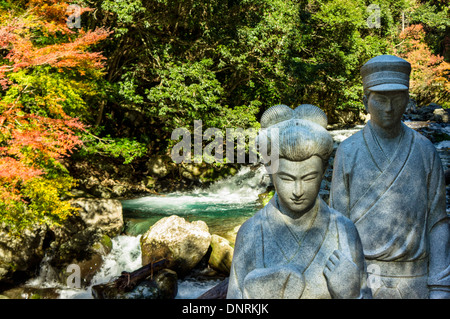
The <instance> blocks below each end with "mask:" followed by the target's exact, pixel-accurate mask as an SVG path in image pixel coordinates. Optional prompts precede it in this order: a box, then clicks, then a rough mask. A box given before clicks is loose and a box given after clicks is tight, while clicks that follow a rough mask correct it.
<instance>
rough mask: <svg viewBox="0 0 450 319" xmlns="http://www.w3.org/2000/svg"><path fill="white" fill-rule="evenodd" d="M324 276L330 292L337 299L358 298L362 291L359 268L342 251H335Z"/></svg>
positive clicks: (326, 266) (324, 271)
mask: <svg viewBox="0 0 450 319" xmlns="http://www.w3.org/2000/svg"><path fill="white" fill-rule="evenodd" d="M323 274H324V275H325V278H326V280H327V285H328V291H329V292H330V294H331V296H332V297H333V298H336V299H350V298H358V297H359V294H360V289H361V283H360V278H359V269H358V266H357V265H356V264H355V263H354V262H353V261H352V260H350V259H349V258H348V257H347V256H346V255H344V254H343V253H342V252H341V251H339V250H335V251H334V252H333V254H332V255H331V256H330V258H329V259H328V262H327V263H326V264H325V269H324V270H323Z"/></svg>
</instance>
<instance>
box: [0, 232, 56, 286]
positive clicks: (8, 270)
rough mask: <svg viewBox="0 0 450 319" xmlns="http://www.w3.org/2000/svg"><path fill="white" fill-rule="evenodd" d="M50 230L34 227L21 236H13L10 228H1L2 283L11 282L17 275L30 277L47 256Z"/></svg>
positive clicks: (0, 263) (0, 274) (0, 260)
mask: <svg viewBox="0 0 450 319" xmlns="http://www.w3.org/2000/svg"><path fill="white" fill-rule="evenodd" d="M47 233H49V229H48V227H47V226H45V225H34V226H32V227H31V228H30V229H25V230H24V231H23V232H22V233H21V234H18V235H12V234H10V233H9V230H8V227H6V226H5V225H2V226H1V227H0V281H10V280H12V277H13V275H14V274H15V273H20V272H22V273H25V274H28V275H30V274H31V273H33V271H34V270H35V269H36V268H37V267H38V266H39V263H40V262H41V260H42V258H43V257H44V254H45V248H46V247H45V245H46V244H47V243H46V242H45V238H46V235H47Z"/></svg>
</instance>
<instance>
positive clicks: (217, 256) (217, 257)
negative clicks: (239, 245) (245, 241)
mask: <svg viewBox="0 0 450 319" xmlns="http://www.w3.org/2000/svg"><path fill="white" fill-rule="evenodd" d="M211 248H212V251H211V255H210V257H209V262H208V263H209V265H210V266H211V267H212V268H214V269H216V270H218V271H220V272H223V273H226V274H229V273H230V269H231V262H232V261H233V251H234V249H233V247H231V245H230V242H229V241H228V240H227V239H225V238H223V237H220V236H219V235H216V234H213V235H211Z"/></svg>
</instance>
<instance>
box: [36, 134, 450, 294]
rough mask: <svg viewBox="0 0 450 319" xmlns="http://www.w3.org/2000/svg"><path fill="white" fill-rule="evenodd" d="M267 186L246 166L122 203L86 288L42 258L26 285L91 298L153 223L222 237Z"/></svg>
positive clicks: (137, 254)
mask: <svg viewBox="0 0 450 319" xmlns="http://www.w3.org/2000/svg"><path fill="white" fill-rule="evenodd" d="M409 126H410V125H409ZM361 128H362V126H356V127H354V128H352V129H346V130H334V131H330V133H331V134H332V136H333V139H334V141H335V147H337V146H338V145H339V143H340V142H342V141H343V140H344V139H346V138H347V137H349V136H350V135H352V134H354V133H356V132H357V131H359V130H360V129H361ZM444 129H447V128H444ZM449 133H450V132H449ZM436 147H437V149H438V152H439V154H440V155H441V158H442V160H443V164H444V168H445V169H446V168H447V167H448V166H449V165H450V164H449V163H450V161H449V156H448V153H449V152H448V150H449V147H450V142H449V141H444V142H441V143H440V144H437V145H436ZM269 182H270V180H269V178H268V176H267V175H266V174H265V170H264V168H263V167H258V166H256V167H248V166H246V167H243V168H242V169H241V170H240V171H239V172H238V173H237V174H236V175H234V176H232V177H229V178H226V179H223V180H220V181H218V182H216V183H215V184H213V185H211V186H210V187H209V188H207V189H193V190H192V191H190V192H175V193H170V194H165V195H163V196H156V195H153V196H147V197H142V198H137V199H131V200H124V201H122V205H123V214H124V220H125V221H126V235H121V236H117V237H115V238H113V239H112V241H113V249H112V251H111V252H110V253H109V254H108V255H107V256H106V257H105V260H104V264H103V266H102V267H101V269H100V270H99V271H98V272H97V274H96V275H95V277H94V278H93V280H92V282H91V285H90V286H89V287H87V288H84V289H70V288H67V287H65V286H63V285H62V284H60V283H57V281H55V280H52V276H53V274H52V271H51V268H49V267H48V266H46V263H45V260H44V261H43V263H42V266H41V273H40V275H39V276H38V277H37V278H35V279H33V280H31V281H29V282H28V285H29V286H34V287H36V286H39V287H53V288H55V289H57V291H58V293H59V298H74V299H76V298H93V297H92V294H91V287H92V286H93V285H96V284H99V283H106V282H109V281H110V280H112V279H114V278H116V277H118V276H120V274H121V272H122V271H133V270H136V269H138V268H139V267H141V251H140V245H139V239H140V236H141V235H142V234H143V233H144V232H146V231H147V230H148V228H149V227H150V226H151V225H153V224H154V223H155V222H156V221H158V220H159V219H161V218H163V217H166V216H170V215H173V214H175V215H179V216H181V217H184V218H185V219H187V220H189V221H194V220H203V221H205V222H206V223H207V224H208V226H209V230H210V232H211V233H215V234H218V235H221V236H223V237H227V236H228V235H229V234H230V232H232V231H233V229H235V227H236V226H239V225H241V224H242V222H244V221H245V220H246V219H248V218H249V217H251V216H252V215H253V214H254V213H255V212H257V211H258V209H259V206H258V205H259V204H258V202H257V200H258V195H259V194H261V193H264V192H265V191H266V189H267V186H269ZM217 283H218V281H217V280H209V281H198V280H193V279H184V280H180V281H179V283H178V295H177V298H183V299H189V298H196V297H198V296H199V295H201V294H202V293H203V292H206V291H207V290H208V289H210V288H211V287H213V286H214V285H216V284H217Z"/></svg>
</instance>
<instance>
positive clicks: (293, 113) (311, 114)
mask: <svg viewBox="0 0 450 319" xmlns="http://www.w3.org/2000/svg"><path fill="white" fill-rule="evenodd" d="M293 119H298V120H306V121H310V122H314V123H316V124H318V125H320V126H322V127H323V128H324V129H326V128H327V125H328V119H327V115H326V114H325V112H324V111H322V110H321V109H319V108H318V107H317V106H315V105H312V104H302V105H299V106H297V107H296V108H295V109H294V110H293V109H291V108H290V107H289V106H287V105H284V104H278V105H275V106H272V107H270V108H269V109H267V110H266V111H265V112H264V114H263V115H262V117H261V128H262V129H265V128H268V127H270V126H272V125H275V124H278V123H281V122H284V121H287V120H293Z"/></svg>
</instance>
